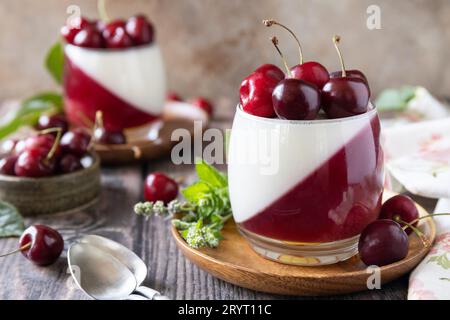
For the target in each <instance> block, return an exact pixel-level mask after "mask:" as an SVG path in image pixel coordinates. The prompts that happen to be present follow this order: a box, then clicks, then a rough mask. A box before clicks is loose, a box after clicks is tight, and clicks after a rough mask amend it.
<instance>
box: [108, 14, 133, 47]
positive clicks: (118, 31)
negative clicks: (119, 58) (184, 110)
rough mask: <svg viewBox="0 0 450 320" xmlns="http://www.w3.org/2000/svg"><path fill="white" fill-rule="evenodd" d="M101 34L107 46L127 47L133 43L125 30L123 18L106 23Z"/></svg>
mask: <svg viewBox="0 0 450 320" xmlns="http://www.w3.org/2000/svg"><path fill="white" fill-rule="evenodd" d="M102 35H103V39H104V42H105V45H106V47H107V48H112V49H120V48H129V47H132V46H133V44H134V43H133V39H132V38H131V37H130V36H129V35H128V33H127V32H126V31H125V21H123V20H116V21H113V22H110V23H108V24H107V25H106V26H105V28H104V30H103V32H102Z"/></svg>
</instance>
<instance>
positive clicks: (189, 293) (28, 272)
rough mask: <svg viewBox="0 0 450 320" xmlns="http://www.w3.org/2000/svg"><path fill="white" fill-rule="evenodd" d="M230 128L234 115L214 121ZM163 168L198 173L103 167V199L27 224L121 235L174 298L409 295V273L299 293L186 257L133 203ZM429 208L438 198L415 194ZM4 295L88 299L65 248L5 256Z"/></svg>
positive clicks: (8, 245) (153, 281)
mask: <svg viewBox="0 0 450 320" xmlns="http://www.w3.org/2000/svg"><path fill="white" fill-rule="evenodd" d="M212 126H213V127H219V128H225V127H227V126H229V121H220V122H216V123H213V124H212ZM153 171H163V172H167V173H169V174H170V175H171V176H174V177H185V178H186V181H185V183H189V182H191V181H193V179H195V172H194V168H193V166H192V165H182V166H175V165H174V164H172V162H171V161H170V158H169V157H167V158H165V159H161V160H158V161H154V162H151V163H148V164H146V165H142V166H139V165H138V166H129V167H120V168H104V169H102V187H103V188H102V189H103V190H102V194H101V197H100V199H99V201H98V203H97V204H96V205H95V206H93V207H91V208H89V209H86V210H82V211H79V212H75V213H70V214H61V215H53V216H45V217H39V218H32V219H27V221H26V222H27V225H30V224H35V223H42V224H48V225H50V226H53V227H55V228H56V229H58V230H60V231H61V233H62V234H63V236H64V239H65V241H66V249H67V246H68V244H69V243H70V242H71V241H73V239H75V238H76V237H78V236H80V235H84V234H98V235H102V236H106V237H108V238H111V239H113V240H116V241H118V242H120V243H122V244H124V245H125V246H127V247H129V248H131V249H132V250H133V251H135V252H136V253H137V254H138V255H139V256H141V257H142V258H143V259H144V261H145V263H146V264H147V266H148V267H149V273H148V277H147V280H146V282H145V285H147V286H150V287H153V288H155V289H157V290H159V291H161V292H162V293H163V294H165V295H167V296H169V297H170V298H172V299H226V300H228V299H243V300H249V299H258V300H266V299H349V300H358V299H377V300H378V299H382V300H390V299H395V300H398V299H405V298H406V294H407V285H408V277H403V278H401V279H399V280H397V281H394V282H392V283H390V284H387V285H385V286H384V287H383V288H382V290H375V291H366V292H361V293H355V294H351V295H342V296H333V297H321V298H315V297H310V298H296V297H285V296H276V295H270V294H265V293H259V292H254V291H251V290H247V289H243V288H239V287H237V286H234V285H231V284H228V283H225V282H223V281H221V280H218V279H216V278H214V277H212V276H211V275H209V274H207V273H206V272H204V271H202V270H200V269H199V268H197V267H196V266H195V265H193V264H192V263H190V262H189V261H188V260H186V259H185V258H184V257H183V256H182V254H181V253H180V251H179V250H178V249H177V247H176V245H175V242H174V241H173V239H171V236H170V232H169V223H168V221H164V220H163V219H161V218H152V219H149V220H145V219H144V218H142V217H137V216H135V215H134V214H133V205H134V203H136V202H137V201H139V200H141V199H142V184H143V179H144V177H145V175H146V174H147V173H149V172H153ZM415 199H416V200H417V201H418V202H419V203H420V204H421V205H423V206H424V207H425V208H426V209H427V210H432V209H433V208H434V205H435V201H433V200H427V199H423V198H415ZM16 247H17V239H0V252H8V251H10V250H12V249H15V248H16ZM0 288H1V290H0V299H1V300H3V299H88V298H87V297H86V296H85V295H84V294H83V293H82V292H81V291H79V290H78V289H77V288H76V287H75V286H74V284H73V282H72V280H71V277H70V275H69V273H68V272H67V263H66V256H65V254H64V255H63V257H61V258H60V260H59V261H58V262H57V263H56V264H54V265H52V266H50V267H47V268H39V267H35V266H33V265H32V264H31V263H29V262H28V261H27V260H25V258H24V257H22V256H21V255H20V254H16V255H14V256H9V257H6V258H2V260H0Z"/></svg>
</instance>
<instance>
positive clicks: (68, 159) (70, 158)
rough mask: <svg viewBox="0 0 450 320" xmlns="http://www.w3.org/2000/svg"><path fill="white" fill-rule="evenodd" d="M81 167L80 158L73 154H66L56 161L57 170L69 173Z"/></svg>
mask: <svg viewBox="0 0 450 320" xmlns="http://www.w3.org/2000/svg"><path fill="white" fill-rule="evenodd" d="M81 169H83V165H82V164H81V161H80V158H78V157H77V156H74V155H73V154H70V153H69V154H66V155H64V156H62V157H61V159H60V160H59V162H58V172H60V173H71V172H75V171H78V170H81Z"/></svg>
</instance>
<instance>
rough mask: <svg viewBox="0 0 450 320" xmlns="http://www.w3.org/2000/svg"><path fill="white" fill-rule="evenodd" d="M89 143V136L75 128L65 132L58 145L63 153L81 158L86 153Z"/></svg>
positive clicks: (84, 131)
mask: <svg viewBox="0 0 450 320" xmlns="http://www.w3.org/2000/svg"><path fill="white" fill-rule="evenodd" d="M90 142H91V136H90V134H89V133H88V132H87V131H86V130H84V129H83V128H76V129H73V130H71V131H68V132H66V133H65V134H64V135H63V136H62V138H61V143H60V144H61V148H62V149H63V151H64V152H65V153H72V154H74V155H77V156H82V155H84V154H85V153H86V152H87V151H88V148H89V144H90Z"/></svg>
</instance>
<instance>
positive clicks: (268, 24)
mask: <svg viewBox="0 0 450 320" xmlns="http://www.w3.org/2000/svg"><path fill="white" fill-rule="evenodd" d="M263 24H264V25H265V26H266V27H271V26H273V25H277V26H279V27H281V28H283V29H285V30H286V31H287V32H289V33H290V34H291V35H292V36H293V37H294V39H295V41H296V42H297V45H298V51H299V54H300V64H303V50H302V45H301V43H300V40H298V38H297V36H296V34H295V33H294V32H293V31H292V30H291V29H289V28H288V27H286V26H285V25H283V24H281V23H279V22H278V21H276V20H274V19H267V20H263Z"/></svg>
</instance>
